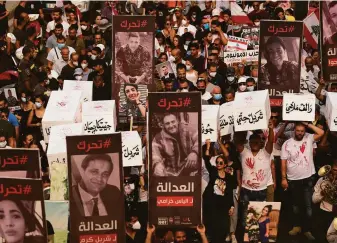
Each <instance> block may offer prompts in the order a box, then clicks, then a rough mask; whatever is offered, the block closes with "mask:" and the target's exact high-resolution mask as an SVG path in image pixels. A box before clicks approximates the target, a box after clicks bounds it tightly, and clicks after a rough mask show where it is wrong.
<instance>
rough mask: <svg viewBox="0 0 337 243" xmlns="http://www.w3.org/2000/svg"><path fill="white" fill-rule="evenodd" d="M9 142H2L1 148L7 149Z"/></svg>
mask: <svg viewBox="0 0 337 243" xmlns="http://www.w3.org/2000/svg"><path fill="white" fill-rule="evenodd" d="M6 145H7V141H6V140H5V141H3V142H0V148H6Z"/></svg>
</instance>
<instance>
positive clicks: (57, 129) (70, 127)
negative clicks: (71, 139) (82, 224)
mask: <svg viewBox="0 0 337 243" xmlns="http://www.w3.org/2000/svg"><path fill="white" fill-rule="evenodd" d="M81 134H82V124H81V123H73V124H65V125H58V126H53V127H52V128H51V129H50V137H49V145H48V150H47V157H48V163H49V168H50V180H51V188H50V200H54V201H59V200H62V201H63V200H66V198H65V197H67V193H68V192H67V178H68V177H67V175H68V166H67V164H68V161H67V145H66V136H73V135H81Z"/></svg>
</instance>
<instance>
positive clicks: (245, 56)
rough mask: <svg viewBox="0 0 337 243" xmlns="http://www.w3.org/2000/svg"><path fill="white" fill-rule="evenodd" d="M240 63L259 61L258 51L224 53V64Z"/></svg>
mask: <svg viewBox="0 0 337 243" xmlns="http://www.w3.org/2000/svg"><path fill="white" fill-rule="evenodd" d="M242 61H246V62H257V61H259V51H258V50H249V51H235V52H224V63H227V64H228V63H239V62H242Z"/></svg>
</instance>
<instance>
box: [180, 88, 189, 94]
mask: <svg viewBox="0 0 337 243" xmlns="http://www.w3.org/2000/svg"><path fill="white" fill-rule="evenodd" d="M180 92H182V93H187V92H188V89H181V90H180Z"/></svg>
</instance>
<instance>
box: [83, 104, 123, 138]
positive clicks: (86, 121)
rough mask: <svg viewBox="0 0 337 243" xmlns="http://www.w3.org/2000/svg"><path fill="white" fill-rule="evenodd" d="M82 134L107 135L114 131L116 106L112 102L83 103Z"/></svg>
mask: <svg viewBox="0 0 337 243" xmlns="http://www.w3.org/2000/svg"><path fill="white" fill-rule="evenodd" d="M82 123H83V134H92V135H94V134H107V133H112V132H115V131H116V124H117V118H116V104H115V101H114V100H100V101H91V102H85V103H83V107H82Z"/></svg>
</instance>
